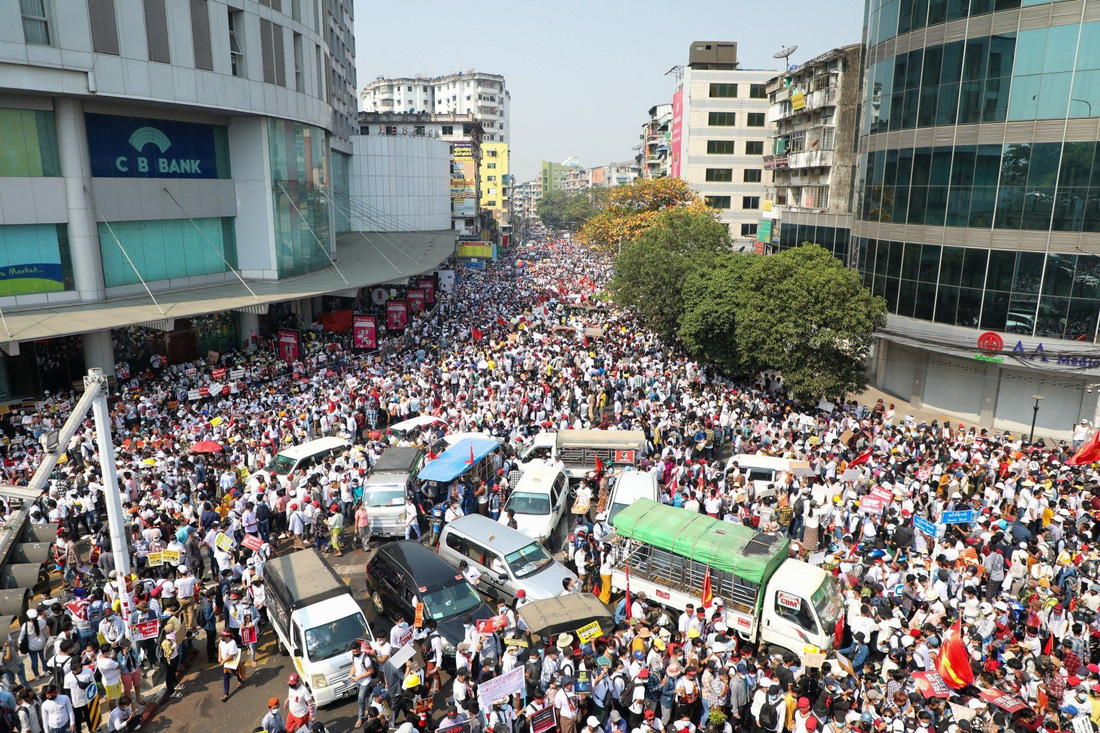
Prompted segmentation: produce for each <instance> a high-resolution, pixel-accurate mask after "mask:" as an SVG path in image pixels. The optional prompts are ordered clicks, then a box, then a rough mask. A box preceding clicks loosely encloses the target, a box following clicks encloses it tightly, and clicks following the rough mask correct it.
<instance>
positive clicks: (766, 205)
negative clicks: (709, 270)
mask: <svg viewBox="0 0 1100 733" xmlns="http://www.w3.org/2000/svg"><path fill="white" fill-rule="evenodd" d="M772 206H774V204H773V203H772V202H771V201H767V200H765V201H764V211H771V210H772ZM211 422H213V421H211Z"/></svg>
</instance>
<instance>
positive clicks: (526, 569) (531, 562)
mask: <svg viewBox="0 0 1100 733" xmlns="http://www.w3.org/2000/svg"><path fill="white" fill-rule="evenodd" d="M504 559H505V561H506V562H507V563H508V567H509V568H511V569H512V575H514V576H516V578H527V577H529V576H532V575H534V574H535V573H537V572H538V571H540V570H542V569H543V568H545V567H546V566H547V565H549V564H550V563H551V562H552V561H553V558H552V557H550V554H549V553H548V552H546V550H545V549H543V546H542V545H540V544H539V543H538V542H532V543H531V544H529V545H527V546H526V547H524V548H523V549H522V550H516V551H515V552H513V553H511V554H510V555H505V556H504Z"/></svg>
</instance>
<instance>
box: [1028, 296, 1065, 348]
mask: <svg viewBox="0 0 1100 733" xmlns="http://www.w3.org/2000/svg"><path fill="white" fill-rule="evenodd" d="M1068 313H1069V298H1053V297H1049V296H1046V295H1044V296H1043V297H1042V299H1041V300H1040V301H1039V318H1038V319H1037V320H1036V322H1035V335H1036V336H1050V337H1054V338H1062V336H1063V335H1064V334H1065V332H1066V316H1067V315H1068Z"/></svg>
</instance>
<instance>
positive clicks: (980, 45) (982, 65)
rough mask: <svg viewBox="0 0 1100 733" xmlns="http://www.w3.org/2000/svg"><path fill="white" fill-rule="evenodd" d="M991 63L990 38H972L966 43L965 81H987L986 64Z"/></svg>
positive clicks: (963, 77)
mask: <svg viewBox="0 0 1100 733" xmlns="http://www.w3.org/2000/svg"><path fill="white" fill-rule="evenodd" d="M988 62H989V37H988V36H985V37H983V38H971V39H969V40H967V42H966V53H965V54H964V58H963V72H962V80H963V81H981V80H983V79H985V70H986V64H987V63H988Z"/></svg>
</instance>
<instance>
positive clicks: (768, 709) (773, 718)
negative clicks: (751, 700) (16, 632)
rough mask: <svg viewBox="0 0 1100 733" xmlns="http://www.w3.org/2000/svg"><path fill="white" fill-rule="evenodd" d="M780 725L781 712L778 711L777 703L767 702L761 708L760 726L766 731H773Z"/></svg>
mask: <svg viewBox="0 0 1100 733" xmlns="http://www.w3.org/2000/svg"><path fill="white" fill-rule="evenodd" d="M778 725H779V713H778V712H777V711H776V709H775V705H768V704H766V703H765V705H764V707H762V708H760V728H761V729H762V730H764V731H772V730H775V728H776V726H778Z"/></svg>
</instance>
